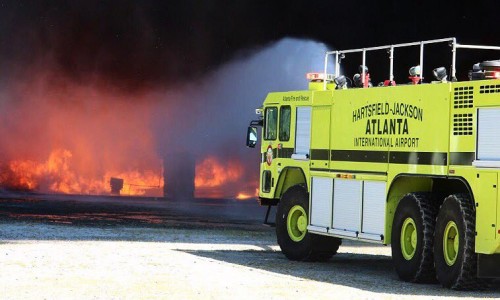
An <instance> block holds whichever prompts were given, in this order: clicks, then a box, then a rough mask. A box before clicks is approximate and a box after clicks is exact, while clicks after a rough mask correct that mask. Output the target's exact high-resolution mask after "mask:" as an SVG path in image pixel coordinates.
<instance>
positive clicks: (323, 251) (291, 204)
mask: <svg viewBox="0 0 500 300" xmlns="http://www.w3.org/2000/svg"><path fill="white" fill-rule="evenodd" d="M308 212H309V194H308V192H307V190H306V188H305V187H304V186H303V185H296V186H293V187H291V188H289V189H288V190H287V191H286V192H285V193H284V194H283V196H282V197H281V200H280V203H279V204H278V210H277V212H276V236H277V238H278V244H279V246H280V248H281V251H282V252H283V254H285V256H286V257H287V258H288V259H290V260H299V261H326V260H328V259H330V258H331V257H332V256H333V255H334V254H336V253H337V250H338V249H339V246H340V244H341V243H342V240H341V239H339V238H333V237H327V236H321V235H316V234H310V233H309V232H307V224H308Z"/></svg>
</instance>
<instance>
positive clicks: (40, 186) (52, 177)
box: [0, 149, 163, 195]
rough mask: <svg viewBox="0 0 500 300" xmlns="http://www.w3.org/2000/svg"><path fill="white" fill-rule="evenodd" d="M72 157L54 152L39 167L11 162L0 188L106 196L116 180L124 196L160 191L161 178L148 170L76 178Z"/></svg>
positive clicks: (4, 173) (57, 151)
mask: <svg viewBox="0 0 500 300" xmlns="http://www.w3.org/2000/svg"><path fill="white" fill-rule="evenodd" d="M72 157H73V155H72V153H71V152H70V151H69V150H66V149H57V150H54V151H52V152H51V153H50V156H49V158H48V159H47V160H46V161H45V162H42V163H40V162H36V161H32V160H14V161H11V162H10V163H9V164H8V170H7V171H8V172H6V171H5V170H3V172H2V174H3V176H1V177H0V184H2V185H5V186H9V187H14V188H16V189H25V190H41V191H49V192H55V193H64V194H108V193H109V192H110V185H109V179H110V178H111V177H118V178H122V179H123V180H124V191H123V194H127V195H145V194H146V193H147V191H148V190H150V189H154V188H156V189H159V190H161V189H162V188H163V180H162V178H161V176H159V174H156V173H155V172H153V171H151V170H147V171H144V172H139V171H137V170H134V171H126V172H116V171H114V172H112V171H108V172H106V173H105V174H104V176H102V178H100V179H94V178H87V177H83V176H78V175H77V173H76V171H75V170H74V168H73V166H72Z"/></svg>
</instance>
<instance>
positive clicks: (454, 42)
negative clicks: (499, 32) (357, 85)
mask: <svg viewBox="0 0 500 300" xmlns="http://www.w3.org/2000/svg"><path fill="white" fill-rule="evenodd" d="M437 43H448V44H449V45H450V47H451V53H452V58H451V78H452V79H456V76H455V75H456V68H455V66H456V60H457V49H460V48H462V49H481V50H500V47H497V46H483V45H461V44H458V43H457V40H456V38H454V37H450V38H443V39H435V40H428V41H420V42H413V43H403V44H394V45H386V46H377V47H369V48H359V49H348V50H336V51H327V52H326V54H325V67H324V73H325V78H326V74H327V67H328V57H329V56H330V55H335V77H339V76H340V61H341V59H343V58H344V57H345V54H347V53H359V52H361V53H362V66H363V68H362V71H361V72H362V74H361V80H362V86H365V80H366V76H365V75H366V74H365V67H364V66H366V53H367V52H369V51H375V50H384V49H386V50H387V52H388V54H389V80H390V82H393V81H394V50H395V49H396V48H403V47H413V46H420V60H419V61H420V74H423V68H424V46H425V45H427V44H437ZM323 89H324V90H326V80H325V81H324V85H323Z"/></svg>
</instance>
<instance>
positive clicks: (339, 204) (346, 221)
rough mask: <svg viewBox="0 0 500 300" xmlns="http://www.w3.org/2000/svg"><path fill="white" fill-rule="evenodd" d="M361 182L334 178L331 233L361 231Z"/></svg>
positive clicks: (355, 232) (349, 234)
mask: <svg viewBox="0 0 500 300" xmlns="http://www.w3.org/2000/svg"><path fill="white" fill-rule="evenodd" d="M362 187H363V182H362V181H359V180H350V179H335V180H334V183H333V228H334V230H333V233H334V234H343V235H347V236H354V237H355V236H357V234H358V233H359V232H360V231H361V197H362Z"/></svg>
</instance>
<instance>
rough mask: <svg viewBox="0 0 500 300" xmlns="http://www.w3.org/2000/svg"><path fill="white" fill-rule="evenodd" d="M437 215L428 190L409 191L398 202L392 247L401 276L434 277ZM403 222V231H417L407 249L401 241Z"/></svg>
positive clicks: (425, 280)
mask: <svg viewBox="0 0 500 300" xmlns="http://www.w3.org/2000/svg"><path fill="white" fill-rule="evenodd" d="M436 215H437V205H436V201H434V199H433V197H432V195H431V194H430V193H409V194H407V195H405V196H404V197H403V199H401V201H400V202H399V204H398V207H397V209H396V213H395V215H394V220H393V223H392V244H391V249H392V260H393V262H394V266H395V268H396V273H397V274H398V276H399V278H401V279H402V280H404V281H408V282H418V283H429V282H435V281H436V272H435V269H434V255H433V251H434V248H433V244H434V226H435V224H436ZM407 220H410V221H407ZM411 220H413V223H411V222H412V221H411ZM405 222H407V223H405ZM406 224H408V225H406ZM403 226H405V227H404V228H406V230H405V233H408V232H414V233H415V234H416V238H415V239H414V240H413V243H410V244H411V246H409V247H405V250H406V251H405V250H403V249H402V248H403V246H402V243H401V235H402V230H403ZM411 229H414V230H413V231H411ZM407 237H408V235H407ZM413 237H415V236H413ZM406 240H407V241H408V239H406ZM408 250H413V251H408ZM403 252H405V254H404V253H403ZM405 256H406V258H405Z"/></svg>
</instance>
